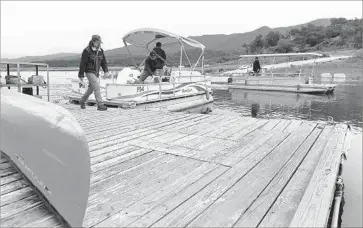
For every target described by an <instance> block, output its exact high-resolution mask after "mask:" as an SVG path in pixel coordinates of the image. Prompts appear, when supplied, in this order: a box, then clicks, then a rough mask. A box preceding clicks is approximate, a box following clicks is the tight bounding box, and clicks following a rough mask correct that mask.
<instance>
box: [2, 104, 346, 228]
mask: <svg viewBox="0 0 363 228" xmlns="http://www.w3.org/2000/svg"><path fill="white" fill-rule="evenodd" d="M63 107H65V108H66V109H67V110H69V111H70V112H71V113H72V114H73V115H74V116H75V118H76V119H77V120H78V122H79V123H80V125H81V127H82V128H83V130H84V132H85V135H86V138H87V141H88V146H89V151H90V152H89V153H90V163H91V167H90V170H91V171H90V172H91V174H90V191H89V196H88V205H87V209H86V213H85V217H84V220H83V227H186V226H188V227H289V226H290V227H327V226H328V224H329V217H330V216H331V214H332V205H333V204H332V202H333V199H334V193H335V186H336V181H337V177H338V170H339V165H340V163H341V159H342V155H343V154H344V151H345V150H346V149H347V148H346V145H347V143H346V141H347V140H348V137H346V136H347V132H349V129H348V126H347V125H345V124H328V123H318V122H308V121H300V120H282V119H259V118H250V117H241V116H222V115H218V114H210V115H203V114H186V113H170V112H161V111H145V110H140V109H109V110H108V111H107V112H99V111H96V108H95V107H87V109H86V110H81V109H80V108H79V106H76V105H63ZM74 153H77V151H74ZM75 187H77V186H75ZM1 203H2V204H1V221H0V222H1V224H2V227H9V226H17V227H20V226H27V227H40V226H47V227H58V226H60V225H62V224H60V221H59V220H57V216H56V215H55V214H54V213H55V212H54V213H53V212H51V211H48V210H47V208H46V207H45V206H44V204H43V202H42V200H41V199H40V198H39V197H37V196H36V194H35V193H34V192H33V189H32V187H31V185H29V183H27V181H26V180H24V179H23V178H22V177H21V174H20V173H18V172H17V171H16V169H15V168H14V167H13V166H12V163H11V162H10V161H8V160H7V159H6V158H5V157H2V158H1Z"/></svg>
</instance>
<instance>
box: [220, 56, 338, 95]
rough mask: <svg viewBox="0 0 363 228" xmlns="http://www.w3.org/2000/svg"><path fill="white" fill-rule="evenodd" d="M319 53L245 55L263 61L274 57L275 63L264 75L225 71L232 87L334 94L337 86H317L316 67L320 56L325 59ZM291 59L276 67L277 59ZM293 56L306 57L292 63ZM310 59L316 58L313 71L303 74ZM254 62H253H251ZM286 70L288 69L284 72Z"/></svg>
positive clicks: (263, 70)
mask: <svg viewBox="0 0 363 228" xmlns="http://www.w3.org/2000/svg"><path fill="white" fill-rule="evenodd" d="M322 56H323V55H322V54H318V53H285V54H258V55H241V56H240V57H241V58H242V59H243V58H250V59H251V58H256V57H258V58H259V59H260V61H261V59H262V61H263V58H267V57H273V61H272V64H270V65H263V63H262V64H261V72H259V73H255V74H254V73H252V74H251V72H244V71H241V70H235V71H230V72H225V75H226V74H227V75H229V78H228V79H227V82H228V84H229V85H228V88H233V89H246V90H260V91H279V92H294V93H312V94H321V93H323V94H324V93H331V92H333V91H334V89H335V87H336V85H335V84H314V83H313V80H314V67H315V64H316V60H317V57H322ZM279 57H288V58H289V61H288V62H284V63H278V64H275V60H276V58H279ZM291 57H302V58H303V59H302V61H294V62H290V58H291ZM306 57H313V59H312V60H310V63H311V64H312V70H311V72H303V64H304V63H305V58H306ZM251 61H253V60H251ZM289 68H295V69H299V70H298V71H295V72H289V71H288V69H289ZM274 69H282V72H280V73H277V72H275V73H274V72H273V70H274ZM284 69H285V70H284ZM283 71H285V72H283Z"/></svg>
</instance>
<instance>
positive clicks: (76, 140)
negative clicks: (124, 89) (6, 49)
mask: <svg viewBox="0 0 363 228" xmlns="http://www.w3.org/2000/svg"><path fill="white" fill-rule="evenodd" d="M0 149H1V151H2V152H3V153H5V154H6V155H7V156H8V157H9V158H10V159H11V161H12V162H13V163H14V164H15V165H16V166H17V167H18V169H19V170H20V171H21V173H22V174H23V175H24V176H26V177H27V179H28V180H29V181H30V182H31V183H32V184H33V185H34V186H35V187H36V189H37V190H38V192H40V193H41V194H42V195H43V196H44V197H45V198H46V200H47V201H48V202H49V203H50V205H51V206H53V207H54V208H55V210H56V211H57V212H58V213H59V215H61V217H62V218H63V219H64V220H65V221H66V222H67V223H68V224H69V225H70V226H72V227H81V226H82V222H83V218H84V215H85V210H86V206H87V201H88V194H89V187H90V156H89V151H88V143H87V141H86V138H85V134H84V132H83V130H82V128H81V127H80V125H79V123H78V122H77V121H76V119H75V118H74V117H73V116H72V115H71V113H70V112H68V111H67V110H65V109H64V108H62V107H60V106H57V105H55V104H52V103H49V102H46V101H44V100H41V99H38V98H35V97H33V96H29V95H24V94H21V93H18V92H15V91H11V90H8V89H4V88H3V89H1V143H0Z"/></svg>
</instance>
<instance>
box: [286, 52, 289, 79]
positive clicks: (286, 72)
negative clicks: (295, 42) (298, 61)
mask: <svg viewBox="0 0 363 228" xmlns="http://www.w3.org/2000/svg"><path fill="white" fill-rule="evenodd" d="M289 65H290V56H289V60H288V62H287V64H286V67H285V77H286V78H287V67H288V66H289Z"/></svg>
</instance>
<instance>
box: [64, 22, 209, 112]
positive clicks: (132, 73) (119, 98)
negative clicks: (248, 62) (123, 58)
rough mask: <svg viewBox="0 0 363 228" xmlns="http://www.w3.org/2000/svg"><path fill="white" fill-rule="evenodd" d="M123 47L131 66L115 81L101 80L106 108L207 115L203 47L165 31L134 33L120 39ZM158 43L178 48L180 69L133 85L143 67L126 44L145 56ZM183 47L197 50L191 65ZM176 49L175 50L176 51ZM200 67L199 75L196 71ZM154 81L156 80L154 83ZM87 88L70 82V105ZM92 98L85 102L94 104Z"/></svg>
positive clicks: (206, 84)
mask: <svg viewBox="0 0 363 228" xmlns="http://www.w3.org/2000/svg"><path fill="white" fill-rule="evenodd" d="M123 42H124V44H125V47H126V48H127V50H128V51H129V53H130V56H131V58H132V60H133V63H134V65H135V66H134V67H133V68H130V67H127V68H124V69H122V70H121V71H120V72H119V73H118V75H117V79H116V80H115V79H114V78H112V80H111V81H100V84H101V95H102V96H103V99H104V103H105V105H107V106H111V107H112V106H113V107H134V108H148V109H163V110H169V111H193V112H194V111H195V112H200V113H208V112H210V111H211V105H212V103H213V97H212V95H211V93H212V90H211V81H210V80H208V78H207V77H206V76H205V75H203V68H204V66H203V60H204V50H205V46H204V45H203V44H201V43H199V42H198V41H195V40H193V39H190V38H185V37H182V36H179V35H176V34H173V33H170V32H167V31H163V30H159V29H152V28H145V29H138V30H133V31H131V32H129V33H127V34H126V35H125V36H124V37H123ZM157 42H161V43H162V44H163V46H165V47H168V48H169V47H171V46H179V47H180V66H179V68H178V70H176V71H175V70H168V71H167V73H166V74H165V75H163V76H157V75H153V76H149V78H148V79H147V80H145V82H144V83H142V84H135V83H134V82H135V81H136V80H137V79H138V76H140V74H141V69H142V64H143V63H144V61H145V59H144V61H143V62H142V63H141V64H140V66H138V65H137V64H136V62H135V60H134V58H133V56H132V55H131V51H130V50H129V48H128V45H130V44H131V45H132V46H133V47H139V48H140V47H141V48H144V49H146V50H147V52H148V53H150V52H151V51H152V48H153V47H154V46H155V44H156V43H157ZM185 46H190V47H192V48H196V49H199V50H200V51H201V54H200V56H199V58H198V60H197V61H196V63H194V64H192V63H191V62H190V60H189V58H188V55H187V53H186V51H185ZM179 47H178V48H179ZM183 54H185V56H186V57H187V58H186V59H187V61H188V62H189V66H190V69H188V70H185V69H184V68H183V66H182V62H183V60H182V58H183ZM199 64H200V65H201V69H202V72H198V71H196V70H195V69H196V67H197V66H198V65H199ZM156 79H157V80H156ZM86 90H87V86H81V85H80V83H79V80H76V79H75V80H72V94H71V95H70V101H71V102H79V100H80V98H81V97H82V95H83V94H84V93H85V91H86ZM95 102H96V101H95V98H94V96H93V95H92V96H91V97H90V99H89V100H88V103H95Z"/></svg>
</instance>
